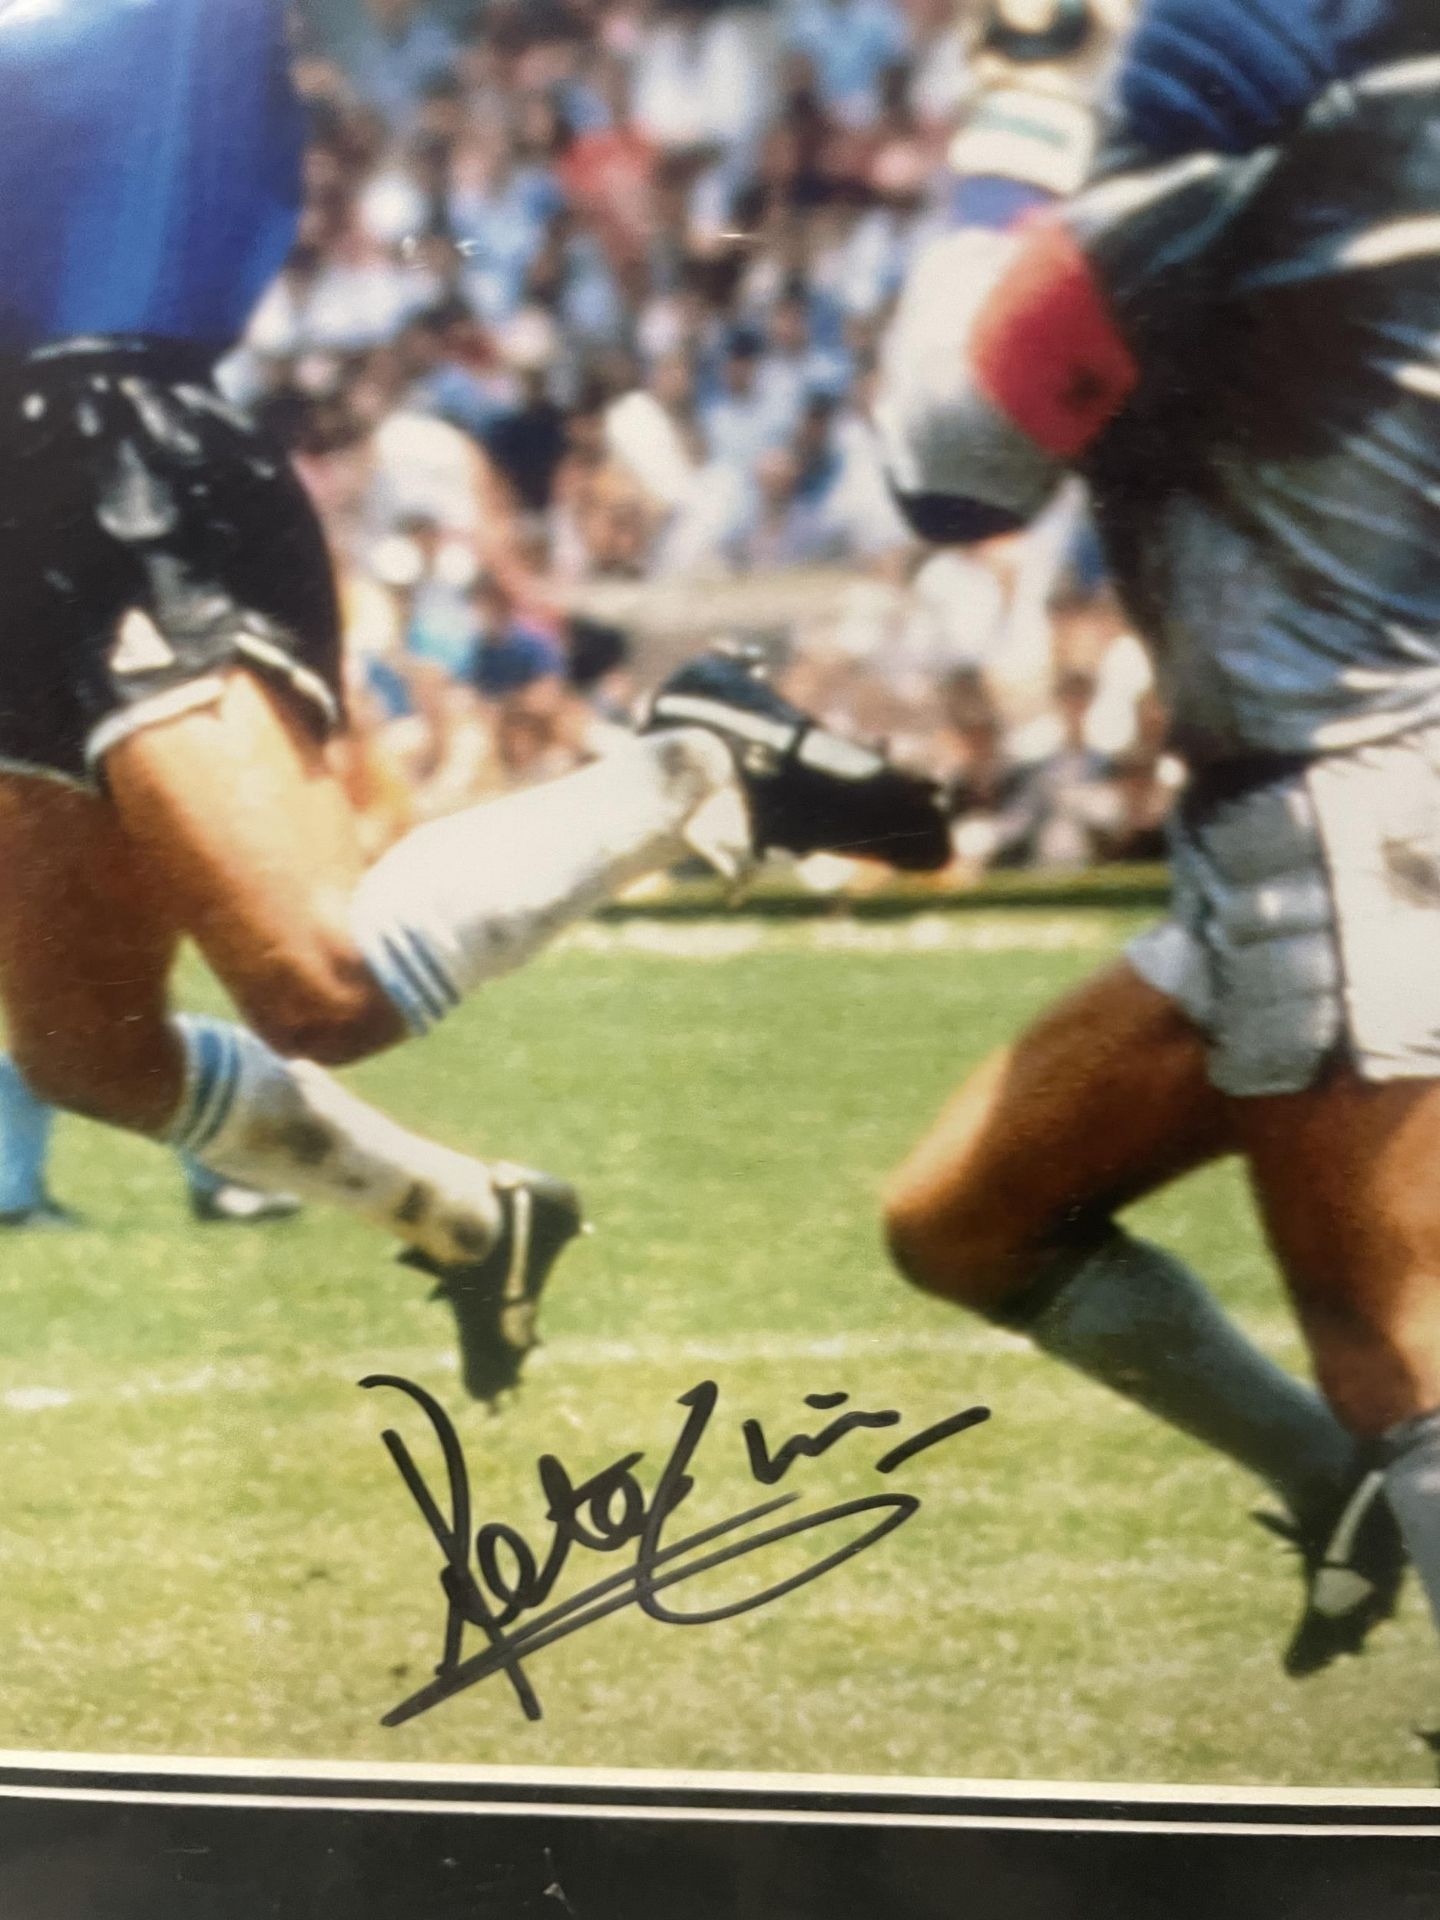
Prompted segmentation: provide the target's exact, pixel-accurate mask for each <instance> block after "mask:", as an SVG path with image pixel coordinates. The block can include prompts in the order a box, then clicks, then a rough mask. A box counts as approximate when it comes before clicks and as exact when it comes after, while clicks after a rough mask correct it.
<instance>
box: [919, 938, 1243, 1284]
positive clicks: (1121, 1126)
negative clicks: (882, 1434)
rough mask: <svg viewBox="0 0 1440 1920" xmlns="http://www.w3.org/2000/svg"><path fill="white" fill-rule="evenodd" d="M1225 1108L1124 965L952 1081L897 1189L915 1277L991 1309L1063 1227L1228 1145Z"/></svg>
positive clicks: (1197, 1057) (1184, 1025)
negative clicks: (951, 1092) (960, 1080)
mask: <svg viewBox="0 0 1440 1920" xmlns="http://www.w3.org/2000/svg"><path fill="white" fill-rule="evenodd" d="M1230 1104H1231V1103H1230V1102H1229V1101H1228V1100H1227V1099H1226V1098H1225V1096H1224V1095H1222V1094H1220V1093H1218V1092H1216V1090H1215V1089H1214V1088H1213V1087H1212V1086H1211V1085H1210V1083H1209V1081H1208V1079H1207V1077H1206V1069H1205V1043H1204V1040H1203V1038H1202V1036H1201V1035H1200V1033H1199V1032H1198V1031H1197V1029H1196V1028H1195V1027H1194V1026H1193V1025H1192V1024H1191V1023H1190V1022H1189V1021H1188V1020H1187V1019H1186V1018H1185V1016H1184V1015H1183V1014H1182V1013H1181V1012H1180V1010H1179V1009H1178V1008H1177V1007H1176V1006H1175V1004H1174V1002H1173V1001H1171V1000H1168V999H1167V998H1166V997H1165V996H1164V995H1163V994H1161V993H1158V992H1157V991H1156V990H1155V989H1154V988H1153V987H1151V986H1149V985H1148V984H1147V983H1146V982H1145V981H1143V980H1142V979H1141V978H1140V977H1139V975H1138V974H1136V973H1135V972H1134V971H1133V970H1132V969H1131V968H1130V967H1129V966H1128V965H1126V964H1125V963H1123V962H1121V963H1119V964H1117V965H1116V966H1114V967H1111V968H1109V969H1107V971H1105V972H1104V973H1102V974H1100V975H1098V976H1097V977H1096V978H1094V979H1092V980H1090V981H1088V982H1087V983H1086V984H1085V985H1083V986H1081V987H1080V988H1078V989H1077V990H1076V991H1075V992H1073V993H1071V994H1069V995H1068V996H1067V997H1066V998H1065V999H1064V1000H1062V1001H1061V1002H1060V1003H1059V1004H1058V1005H1057V1006H1055V1007H1053V1008H1052V1009H1051V1010H1050V1011H1049V1012H1048V1013H1046V1014H1045V1015H1043V1016H1042V1018H1041V1019H1040V1020H1038V1021H1037V1022H1036V1024H1035V1025H1034V1026H1032V1027H1031V1028H1030V1029H1029V1031H1028V1032H1027V1033H1025V1034H1024V1035H1022V1037H1021V1038H1020V1039H1019V1040H1017V1041H1016V1042H1015V1043H1014V1044H1013V1045H1011V1046H1008V1047H1006V1048H1004V1049H1003V1050H1002V1051H1001V1052H999V1053H998V1054H995V1055H994V1056H992V1057H991V1058H990V1059H989V1060H987V1061H986V1062H985V1063H984V1064H983V1065H982V1066H981V1067H979V1068H978V1069H977V1071H976V1072H975V1073H974V1074H973V1075H972V1076H971V1077H970V1079H969V1080H968V1081H966V1082H965V1084H964V1085H963V1086H962V1087H961V1088H960V1090H959V1091H958V1093H956V1094H955V1096H954V1097H953V1098H952V1100H951V1101H950V1102H949V1104H948V1105H947V1106H946V1107H945V1108H944V1110H943V1111H942V1112H941V1114H940V1116H939V1118H938V1120H937V1121H936V1122H935V1124H934V1126H933V1127H932V1128H931V1129H930V1131H929V1132H928V1133H927V1134H926V1135H925V1136H924V1138H923V1139H922V1140H921V1141H920V1143H919V1144H918V1145H917V1146H916V1148H915V1149H914V1151H913V1152H912V1153H911V1155H910V1157H909V1159H908V1160H907V1161H906V1162H905V1164H904V1165H903V1166H902V1167H901V1169H900V1171H899V1172H898V1173H897V1174H896V1175H895V1177H894V1179H893V1181H892V1182H891V1185H890V1188H889V1193H888V1196H887V1207H886V1216H887V1226H888V1228H889V1232H890V1237H891V1242H892V1246H893V1247H894V1251H895V1253H896V1257H897V1259H898V1260H899V1262H900V1264H901V1266H902V1267H903V1268H904V1270H905V1271H906V1272H907V1273H908V1274H910V1276H911V1277H912V1278H913V1279H915V1280H917V1281H918V1282H919V1283H920V1284H922V1285H925V1286H929V1287H932V1288H934V1289H935V1290H936V1291H939V1292H943V1293H947V1294H950V1295H953V1296H954V1297H957V1298H963V1299H965V1300H967V1301H968V1302H970V1303H971V1304H972V1305H976V1306H980V1307H982V1308H983V1307H991V1306H996V1305H999V1304H1001V1303H1002V1302H1003V1301H1004V1300H1005V1299H1006V1298H1007V1297H1008V1296H1009V1295H1010V1294H1012V1293H1013V1292H1014V1291H1016V1290H1017V1289H1021V1288H1023V1287H1024V1286H1025V1285H1026V1284H1027V1283H1028V1281H1029V1280H1030V1278H1031V1277H1032V1276H1033V1274H1034V1272H1035V1269H1036V1263H1037V1261H1038V1260H1039V1259H1041V1258H1042V1257H1044V1256H1045V1255H1046V1254H1047V1253H1048V1252H1049V1250H1050V1249H1051V1248H1053V1247H1054V1245H1055V1244H1056V1242H1057V1241H1058V1240H1060V1239H1062V1238H1063V1236H1064V1235H1065V1234H1066V1233H1067V1232H1068V1231H1072V1230H1074V1229H1077V1228H1083V1227H1084V1226H1085V1224H1086V1223H1087V1222H1090V1221H1093V1220H1097V1219H1099V1218H1102V1217H1104V1216H1105V1215H1107V1214H1108V1213H1110V1212H1112V1211H1113V1210H1114V1209H1116V1208H1118V1207H1122V1206H1124V1205H1126V1204H1127V1203H1128V1202H1130V1201H1132V1200H1135V1199H1138V1198H1139V1197H1140V1196H1141V1195H1142V1194H1145V1193H1147V1192H1150V1191H1151V1190H1152V1189H1154V1188H1156V1187H1158V1186H1161V1185H1163V1184H1165V1182H1167V1181H1169V1180H1172V1179H1174V1178H1176V1177H1177V1176H1178V1175H1179V1174H1182V1173H1185V1172H1187V1171H1189V1170H1190V1169H1191V1168H1193V1167H1196V1166H1199V1165H1202V1164H1203V1163H1204V1162H1206V1161H1208V1160H1212V1159H1214V1158H1216V1157H1217V1156H1219V1155H1220V1154H1222V1153H1225V1152H1227V1151H1229V1150H1230V1149H1231V1148H1232V1146H1233V1140H1232V1135H1231V1127H1230Z"/></svg>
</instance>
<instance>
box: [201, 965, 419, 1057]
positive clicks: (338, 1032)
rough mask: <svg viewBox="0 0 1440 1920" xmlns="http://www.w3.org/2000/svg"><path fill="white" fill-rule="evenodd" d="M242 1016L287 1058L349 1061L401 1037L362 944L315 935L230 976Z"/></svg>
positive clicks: (396, 1015) (390, 1005)
mask: <svg viewBox="0 0 1440 1920" xmlns="http://www.w3.org/2000/svg"><path fill="white" fill-rule="evenodd" d="M228 984H230V986H231V988H232V991H234V993H235V995H236V998H237V1000H238V1001H239V1003H240V1006H241V1008H242V1010H243V1012H244V1014H245V1017H246V1019H247V1020H248V1021H249V1022H250V1024H251V1026H252V1027H254V1029H255V1031H256V1032H257V1033H258V1034H259V1035H260V1037H261V1038H262V1039H263V1040H264V1041H266V1043H267V1044H268V1045H270V1046H272V1047H273V1048H274V1049H275V1051H276V1052H277V1053H279V1054H283V1055H284V1056H285V1057H286V1058H288V1059H301V1060H314V1061H317V1062H318V1063H319V1064H320V1065H321V1066H325V1067H343V1066H348V1065H349V1064H350V1063H351V1062H352V1061H355V1060H363V1059H365V1058H366V1056H367V1055H369V1054H372V1053H376V1052H378V1051H379V1050H380V1049H381V1048H382V1047H387V1046H389V1045H391V1044H392V1043H393V1042H394V1041H395V1040H397V1039H399V1038H400V1036H401V1032H402V1030H403V1029H402V1026H401V1022H400V1018H399V1015H398V1014H397V1013H396V1011H395V1008H394V1007H393V1005H392V1004H391V1002H390V1001H389V999H388V998H387V997H386V995H385V993H384V992H383V990H382V989H381V987H380V984H379V982H378V981H377V980H376V978H375V976H374V974H373V973H372V972H371V971H370V968H369V967H368V966H367V965H366V963H365V960H364V957H363V956H362V955H361V953H360V951H359V949H358V948H357V947H355V946H354V945H353V944H351V943H350V942H348V941H347V940H345V939H344V938H343V937H330V936H328V935H326V934H324V933H316V934H313V935H311V936H309V937H306V938H299V939H296V940H294V941H292V942H291V943H290V944H289V945H288V946H287V947H286V949H285V950H284V951H283V952H281V953H271V954H268V955H266V956H265V958H264V960H263V962H262V963H260V964H259V965H257V966H256V968H255V969H254V971H253V973H251V974H250V975H249V977H247V978H246V979H244V980H240V981H231V982H229V983H228Z"/></svg>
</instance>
